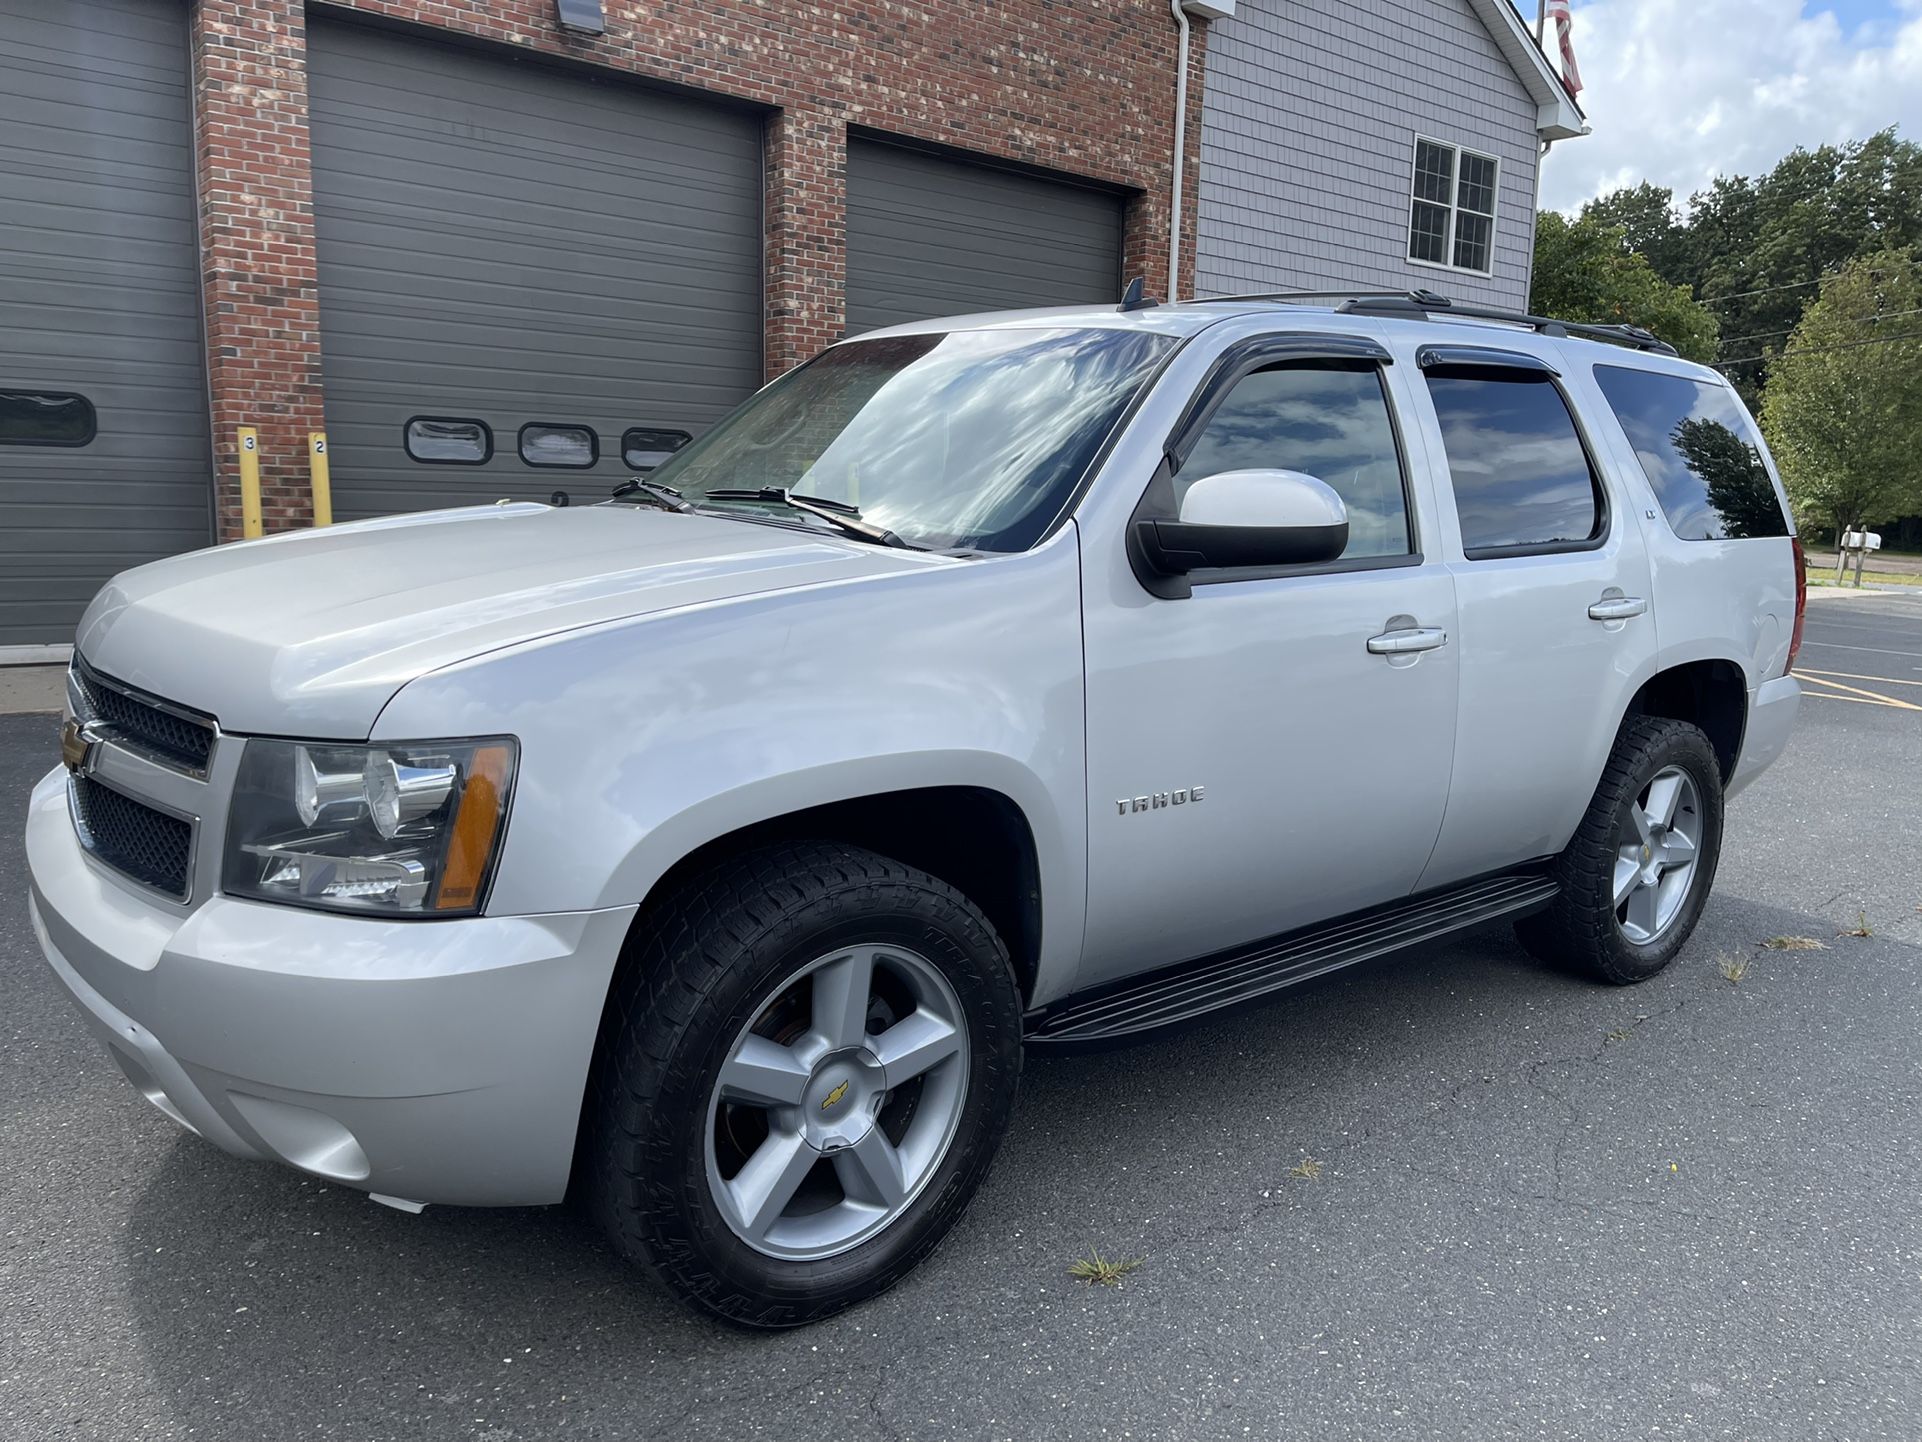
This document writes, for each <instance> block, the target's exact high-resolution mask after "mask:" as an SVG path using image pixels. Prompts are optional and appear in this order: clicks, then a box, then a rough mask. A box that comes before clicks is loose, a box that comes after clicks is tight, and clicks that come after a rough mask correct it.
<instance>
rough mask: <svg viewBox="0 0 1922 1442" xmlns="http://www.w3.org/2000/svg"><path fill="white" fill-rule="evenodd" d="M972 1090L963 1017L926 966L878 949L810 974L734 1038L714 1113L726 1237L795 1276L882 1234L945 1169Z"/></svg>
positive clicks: (804, 971) (842, 956) (714, 1182)
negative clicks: (789, 1267) (798, 1265)
mask: <svg viewBox="0 0 1922 1442" xmlns="http://www.w3.org/2000/svg"><path fill="white" fill-rule="evenodd" d="M967 1081H968V1033H967V1022H966V1018H965V1017H964V1016H963V1014H962V1011H961V1004H960V1001H959V999H958V998H957V997H956V995H955V991H954V988H953V986H952V985H950V984H949V982H948V980H947V978H946V977H945V976H943V975H942V974H941V971H940V969H939V968H938V967H936V966H935V965H934V964H933V963H932V962H930V961H929V960H928V959H927V958H925V957H923V956H921V955H919V954H917V953H915V952H912V951H909V950H907V949H905V948H902V947H897V946H886V945H878V944H877V945H859V946H852V947H848V948H845V949H843V950H840V951H835V952H831V953H829V954H828V955H826V956H822V957H820V958H817V959H816V960H814V961H812V962H810V963H809V964H808V965H807V966H804V967H802V968H801V969H800V970H799V971H797V972H795V973H794V974H793V975H791V976H790V977H788V978H787V979H786V980H785V981H783V982H782V983H781V984H780V985H779V986H778V987H776V988H775V990H774V992H773V993H772V995H771V996H770V997H769V999H768V1001H767V1003H766V1004H765V1005H764V1006H763V1007H761V1008H760V1010H759V1012H758V1013H757V1015H756V1016H755V1018H754V1020H753V1021H751V1022H750V1023H749V1024H748V1025H747V1026H746V1027H744V1028H743V1029H742V1031H741V1033H740V1034H739V1035H738V1036H737V1037H736V1038H735V1040H734V1042H733V1045H732V1046H731V1047H730V1048H729V1049H728V1053H727V1058H726V1060H725V1061H723V1062H722V1064H721V1069H720V1073H719V1075H718V1076H717V1078H716V1079H715V1083H714V1086H713V1089H712V1092H711V1095H710V1098H709V1102H708V1116H707V1129H706V1149H707V1178H708V1185H709V1188H710V1189H711V1191H712V1193H713V1196H714V1200H715V1203H716V1205H717V1206H718V1207H719V1209H720V1212H721V1215H722V1217H723V1218H724V1219H725V1220H726V1222H727V1225H728V1227H729V1229H730V1230H732V1231H733V1233H734V1235H735V1236H737V1237H738V1238H740V1239H741V1241H743V1242H745V1243H746V1244H747V1245H748V1246H750V1247H752V1248H754V1250H756V1251H757V1252H761V1253H763V1254H764V1255H767V1256H771V1257H778V1258H782V1259H784V1260H790V1261H815V1260H819V1259H821V1258H824V1257H832V1256H835V1255H837V1254H839V1253H841V1252H845V1251H848V1250H850V1249H852V1248H854V1247H857V1246H859V1245H860V1244H861V1243H862V1242H864V1241H866V1240H868V1239H869V1238H870V1237H873V1236H875V1235H877V1234H878V1233H880V1232H881V1231H883V1230H884V1229H885V1228H886V1227H887V1226H888V1225H889V1224H891V1223H892V1222H893V1221H894V1220H895V1219H896V1218H898V1217H899V1216H900V1215H901V1214H902V1213H903V1212H905V1211H906V1210H907V1209H908V1208H909V1207H910V1206H911V1205H913V1203H914V1201H915V1198H916V1197H917V1196H919V1194H920V1192H921V1190H922V1189H923V1188H924V1187H925V1186H926V1184H927V1182H928V1180H929V1178H931V1177H932V1176H933V1175H934V1173H935V1171H936V1169H937V1168H938V1167H939V1166H940V1164H941V1161H942V1159H943V1158H944V1157H945V1156H946V1155H947V1152H948V1148H949V1145H950V1144H951V1143H952V1142H953V1140H954V1134H955V1130H956V1128H957V1126H958V1124H959V1122H960V1119H961V1112H962V1107H963V1104H964V1102H965V1100H966V1097H967Z"/></svg>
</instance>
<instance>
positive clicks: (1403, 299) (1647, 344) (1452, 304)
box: [1197, 290, 1677, 355]
mask: <svg viewBox="0 0 1922 1442" xmlns="http://www.w3.org/2000/svg"><path fill="white" fill-rule="evenodd" d="M1197 299H1200V300H1205V301H1220V300H1276V301H1307V300H1332V301H1337V302H1339V304H1337V305H1336V306H1335V309H1336V310H1337V311H1338V312H1340V313H1341V314H1343V315H1379V316H1402V317H1407V316H1424V317H1425V316H1429V315H1435V314H1442V315H1458V316H1461V317H1462V318H1463V319H1465V320H1494V321H1501V322H1504V323H1505V324H1508V325H1520V326H1527V327H1528V328H1529V329H1530V330H1533V331H1538V332H1539V333H1541V334H1542V335H1545V336H1552V337H1556V338H1563V337H1567V336H1571V335H1573V336H1581V337H1583V338H1584V339H1587V340H1599V341H1607V342H1608V343H1609V344H1611V345H1625V346H1630V347H1633V348H1634V349H1635V350H1645V351H1653V352H1655V353H1656V354H1657V355H1675V354H1677V352H1676V349H1675V347H1674V346H1672V345H1670V344H1669V343H1668V342H1667V341H1665V340H1663V339H1661V338H1660V337H1659V336H1657V335H1655V334H1653V333H1652V332H1650V331H1647V330H1644V329H1643V328H1642V327H1641V326H1638V325H1591V324H1588V323H1586V322H1583V321H1573V320H1556V319H1555V318H1554V317H1553V316H1546V315H1530V314H1528V313H1527V312H1526V311H1519V310H1503V309H1501V308H1500V307H1499V306H1489V305H1463V304H1462V303H1461V302H1459V301H1455V300H1451V299H1449V298H1448V297H1447V296H1445V295H1438V294H1436V293H1435V292H1434V291H1432V290H1390V291H1373V292H1369V291H1354V290H1273V291H1260V292H1257V293H1254V294H1250V295H1211V296H1206V297H1198V298H1197Z"/></svg>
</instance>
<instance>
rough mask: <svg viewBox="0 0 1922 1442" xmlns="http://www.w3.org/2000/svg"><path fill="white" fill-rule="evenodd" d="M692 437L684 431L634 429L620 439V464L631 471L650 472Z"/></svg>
mask: <svg viewBox="0 0 1922 1442" xmlns="http://www.w3.org/2000/svg"><path fill="white" fill-rule="evenodd" d="M693 439H694V437H692V436H690V435H689V434H688V433H687V432H686V431H651V430H646V429H644V428H642V427H639V426H637V427H635V428H634V429H633V430H631V431H629V432H627V434H626V435H624V436H622V437H621V462H622V464H624V465H626V466H627V467H628V468H629V469H631V470H636V471H651V470H653V469H654V468H655V467H656V466H658V465H660V464H661V463H662V462H663V461H665V460H666V459H667V458H668V457H669V456H671V455H673V454H674V453H675V452H676V451H678V450H679V449H680V448H681V447H682V446H684V445H686V444H687V443H688V442H689V441H691V440H693Z"/></svg>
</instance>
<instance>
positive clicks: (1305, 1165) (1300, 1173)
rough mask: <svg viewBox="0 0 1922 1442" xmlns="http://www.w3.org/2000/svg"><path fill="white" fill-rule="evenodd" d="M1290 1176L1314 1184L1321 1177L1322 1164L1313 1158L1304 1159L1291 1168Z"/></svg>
mask: <svg viewBox="0 0 1922 1442" xmlns="http://www.w3.org/2000/svg"><path fill="white" fill-rule="evenodd" d="M1288 1175H1289V1176H1291V1177H1300V1178H1302V1179H1303V1180H1304V1181H1310V1182H1312V1181H1314V1180H1315V1179H1316V1178H1317V1177H1319V1176H1320V1175H1321V1163H1320V1162H1318V1161H1316V1160H1315V1159H1314V1158H1313V1157H1303V1158H1302V1159H1301V1160H1300V1161H1298V1162H1296V1163H1295V1164H1294V1166H1292V1167H1290V1168H1289V1170H1288Z"/></svg>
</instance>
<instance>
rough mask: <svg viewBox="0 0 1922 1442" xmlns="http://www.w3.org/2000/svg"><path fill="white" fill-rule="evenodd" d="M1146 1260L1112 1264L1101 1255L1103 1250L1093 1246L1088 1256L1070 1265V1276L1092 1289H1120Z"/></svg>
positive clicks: (1128, 1259) (1126, 1258)
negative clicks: (1123, 1281)
mask: <svg viewBox="0 0 1922 1442" xmlns="http://www.w3.org/2000/svg"><path fill="white" fill-rule="evenodd" d="M1146 1260H1147V1259H1146V1258H1145V1257H1125V1258H1122V1259H1121V1260H1120V1261H1112V1262H1111V1261H1109V1260H1108V1259H1107V1258H1106V1257H1104V1256H1102V1255H1101V1248H1099V1247H1092V1246H1091V1247H1089V1248H1088V1255H1087V1256H1085V1257H1076V1258H1075V1259H1074V1261H1072V1262H1070V1263H1069V1264H1068V1275H1069V1276H1070V1277H1073V1278H1074V1279H1075V1280H1076V1281H1077V1282H1085V1283H1087V1285H1089V1286H1090V1287H1119V1286H1120V1285H1121V1279H1122V1278H1123V1277H1125V1276H1127V1275H1128V1273H1130V1272H1132V1271H1135V1270H1137V1269H1139V1267H1140V1266H1141V1264H1142V1262H1144V1261H1146Z"/></svg>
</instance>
